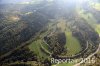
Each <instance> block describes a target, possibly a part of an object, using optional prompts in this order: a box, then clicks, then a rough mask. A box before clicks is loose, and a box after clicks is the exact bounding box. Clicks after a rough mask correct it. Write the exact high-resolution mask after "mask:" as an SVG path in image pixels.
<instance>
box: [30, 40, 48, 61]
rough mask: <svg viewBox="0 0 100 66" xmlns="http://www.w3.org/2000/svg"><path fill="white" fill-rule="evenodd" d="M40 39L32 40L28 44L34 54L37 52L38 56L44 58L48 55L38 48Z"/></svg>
mask: <svg viewBox="0 0 100 66" xmlns="http://www.w3.org/2000/svg"><path fill="white" fill-rule="evenodd" d="M41 43H42V41H41V40H37V41H33V42H32V43H31V44H30V45H29V48H30V50H31V51H34V53H35V54H37V56H38V58H39V59H41V60H43V59H45V58H47V57H48V55H46V54H45V53H43V52H42V51H41V49H40V47H41V45H40V44H41Z"/></svg>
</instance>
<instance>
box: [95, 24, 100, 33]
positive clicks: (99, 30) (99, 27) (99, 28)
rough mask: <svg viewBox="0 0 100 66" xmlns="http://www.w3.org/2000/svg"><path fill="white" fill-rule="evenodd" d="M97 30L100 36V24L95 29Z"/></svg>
mask: <svg viewBox="0 0 100 66" xmlns="http://www.w3.org/2000/svg"><path fill="white" fill-rule="evenodd" d="M95 30H96V31H97V32H98V34H99V35H100V24H98V25H97V26H96V28H95Z"/></svg>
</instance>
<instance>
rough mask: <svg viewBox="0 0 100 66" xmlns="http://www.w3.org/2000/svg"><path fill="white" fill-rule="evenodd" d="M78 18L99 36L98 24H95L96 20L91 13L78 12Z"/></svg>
mask: <svg viewBox="0 0 100 66" xmlns="http://www.w3.org/2000/svg"><path fill="white" fill-rule="evenodd" d="M78 11H79V12H78V13H79V16H80V17H82V18H84V19H85V20H86V22H87V23H88V24H90V25H91V26H92V27H93V28H94V29H95V31H96V32H98V34H100V24H97V20H96V19H95V17H94V16H93V15H92V13H85V11H84V10H78Z"/></svg>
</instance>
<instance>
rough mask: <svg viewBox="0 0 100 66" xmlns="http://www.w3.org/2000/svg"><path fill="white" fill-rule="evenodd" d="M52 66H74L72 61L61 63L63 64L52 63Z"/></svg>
mask: <svg viewBox="0 0 100 66" xmlns="http://www.w3.org/2000/svg"><path fill="white" fill-rule="evenodd" d="M52 66H73V64H72V63H61V64H56V65H52Z"/></svg>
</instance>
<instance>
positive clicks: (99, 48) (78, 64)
mask: <svg viewBox="0 0 100 66" xmlns="http://www.w3.org/2000/svg"><path fill="white" fill-rule="evenodd" d="M99 50H100V44H99V47H98V49H97V50H96V51H95V52H94V53H92V54H91V55H89V56H88V57H87V58H86V59H84V60H82V61H81V62H79V63H77V64H75V65H73V66H80V64H82V63H83V62H84V61H87V60H88V59H90V58H91V57H92V56H94V55H95V54H96V53H97V52H99Z"/></svg>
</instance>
